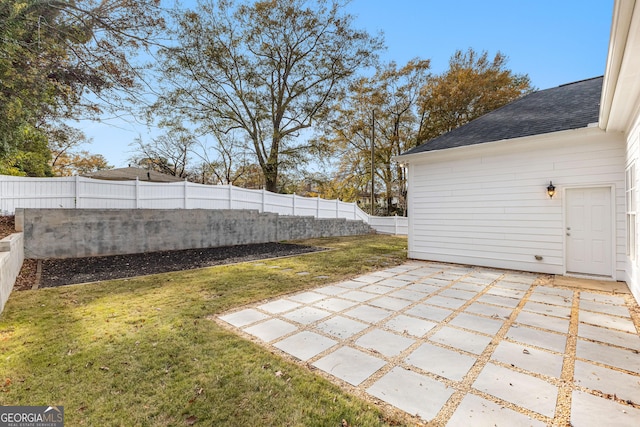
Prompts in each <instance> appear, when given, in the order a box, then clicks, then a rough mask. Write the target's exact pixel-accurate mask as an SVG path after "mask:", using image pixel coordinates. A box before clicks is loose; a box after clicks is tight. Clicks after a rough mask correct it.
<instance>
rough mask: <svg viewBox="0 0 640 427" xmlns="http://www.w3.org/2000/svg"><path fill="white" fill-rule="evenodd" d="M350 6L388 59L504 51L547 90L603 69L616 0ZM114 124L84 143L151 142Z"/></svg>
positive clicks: (440, 66) (134, 127) (435, 60)
mask: <svg viewBox="0 0 640 427" xmlns="http://www.w3.org/2000/svg"><path fill="white" fill-rule="evenodd" d="M185 3H192V2H189V1H186V2H185ZM347 11H348V12H349V13H351V14H352V15H354V16H355V17H356V19H355V26H356V27H357V28H361V29H366V30H367V31H369V32H371V33H376V32H378V31H382V32H383V33H384V38H385V42H386V45H387V50H386V51H385V52H383V53H382V59H383V61H385V62H388V61H395V62H396V63H398V64H399V65H402V64H405V63H406V62H407V61H408V60H410V59H412V58H415V57H420V58H422V59H430V60H431V67H432V71H433V72H434V73H441V72H443V71H445V70H446V69H447V68H448V62H449V58H450V57H451V55H452V54H453V53H454V52H455V51H456V50H457V49H461V50H466V49H468V48H470V47H471V48H473V49H475V50H476V51H484V50H486V51H488V52H489V54H490V56H492V55H494V54H495V53H496V52H497V51H500V52H502V53H503V54H505V55H507V56H508V57H509V62H508V64H507V67H508V68H510V69H511V70H513V71H514V72H516V73H519V74H528V75H529V77H530V78H531V82H532V84H533V86H535V87H536V88H538V89H547V88H550V87H555V86H558V85H561V84H564V83H570V82H573V81H577V80H582V79H586V78H590V77H596V76H600V75H602V74H604V68H605V62H606V58H607V49H608V42H609V32H610V27H611V17H612V12H613V0H484V1H483V0H352V1H351V3H350V4H349V5H348V6H347ZM113 124H114V125H109V124H107V123H104V122H101V123H79V124H78V125H79V127H81V128H82V129H83V130H84V131H85V133H86V134H87V136H88V137H90V138H92V139H93V143H92V144H89V145H87V146H85V147H83V148H84V149H87V150H88V151H90V152H92V153H96V154H102V155H103V156H105V157H106V159H107V161H108V162H109V163H110V164H111V165H113V166H115V167H124V166H127V163H128V159H129V157H131V154H132V153H131V147H130V146H129V144H130V143H131V142H132V141H133V139H134V138H136V137H138V136H141V137H142V139H143V140H149V139H150V133H149V132H150V131H149V130H148V129H147V128H146V126H144V125H141V124H134V123H127V122H125V121H117V122H114V123H113Z"/></svg>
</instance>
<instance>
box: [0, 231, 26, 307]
mask: <svg viewBox="0 0 640 427" xmlns="http://www.w3.org/2000/svg"><path fill="white" fill-rule="evenodd" d="M23 241H24V240H23V233H14V234H11V235H9V236H7V237H5V238H4V239H2V240H0V313H2V310H4V305H5V303H6V302H7V300H8V299H9V295H10V294H11V291H12V290H13V285H14V284H15V282H16V278H17V277H18V274H19V273H20V268H22V262H23V261H24V246H23Z"/></svg>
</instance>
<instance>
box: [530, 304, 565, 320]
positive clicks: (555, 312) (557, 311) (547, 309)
mask: <svg viewBox="0 0 640 427" xmlns="http://www.w3.org/2000/svg"><path fill="white" fill-rule="evenodd" d="M523 310H526V311H531V312H534V313H540V314H544V315H548V316H556V317H564V318H568V317H569V316H571V307H562V306H559V305H552V304H545V303H541V302H535V301H529V302H527V303H526V304H525V305H524V308H523Z"/></svg>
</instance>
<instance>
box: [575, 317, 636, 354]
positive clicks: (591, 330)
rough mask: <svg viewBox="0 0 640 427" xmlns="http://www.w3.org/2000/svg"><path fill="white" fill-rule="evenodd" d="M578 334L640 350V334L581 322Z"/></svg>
mask: <svg viewBox="0 0 640 427" xmlns="http://www.w3.org/2000/svg"><path fill="white" fill-rule="evenodd" d="M578 336H580V337H584V338H589V339H591V340H594V341H602V342H606V343H609V344H614V345H617V346H620V347H626V348H630V349H633V350H637V351H640V336H639V335H637V334H630V333H628V332H623V331H617V330H613V329H606V328H600V327H598V326H592V325H587V324H586V323H580V324H579V325H578Z"/></svg>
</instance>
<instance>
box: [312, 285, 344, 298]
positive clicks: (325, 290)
mask: <svg viewBox="0 0 640 427" xmlns="http://www.w3.org/2000/svg"><path fill="white" fill-rule="evenodd" d="M347 290H348V289H346V288H343V287H340V286H334V285H329V286H323V287H322V288H317V289H314V292H318V293H321V294H325V295H332V296H335V295H340V294H343V293H345V292H347Z"/></svg>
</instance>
